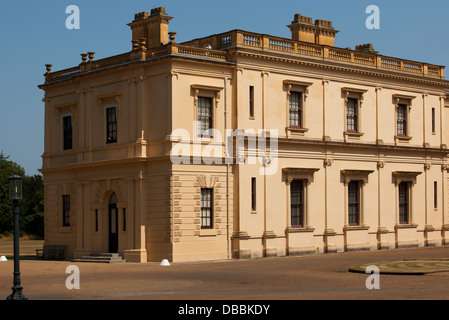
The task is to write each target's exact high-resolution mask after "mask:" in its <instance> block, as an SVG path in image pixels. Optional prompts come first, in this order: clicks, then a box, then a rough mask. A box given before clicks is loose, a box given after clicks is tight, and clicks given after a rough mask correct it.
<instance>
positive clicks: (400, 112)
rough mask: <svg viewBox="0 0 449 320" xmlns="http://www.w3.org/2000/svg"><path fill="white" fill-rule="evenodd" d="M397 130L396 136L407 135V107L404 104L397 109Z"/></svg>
mask: <svg viewBox="0 0 449 320" xmlns="http://www.w3.org/2000/svg"><path fill="white" fill-rule="evenodd" d="M397 130H398V132H397V134H398V136H406V135H407V106H406V105H405V104H400V105H398V108H397Z"/></svg>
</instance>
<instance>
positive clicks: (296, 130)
mask: <svg viewBox="0 0 449 320" xmlns="http://www.w3.org/2000/svg"><path fill="white" fill-rule="evenodd" d="M308 131H309V129H307V128H300V127H286V128H285V133H286V134H287V137H290V135H293V136H304V135H305V134H306V133H307V132H308Z"/></svg>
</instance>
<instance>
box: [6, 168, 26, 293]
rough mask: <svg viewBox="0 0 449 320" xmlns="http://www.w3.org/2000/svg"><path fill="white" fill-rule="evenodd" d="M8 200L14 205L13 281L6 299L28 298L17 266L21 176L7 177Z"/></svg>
mask: <svg viewBox="0 0 449 320" xmlns="http://www.w3.org/2000/svg"><path fill="white" fill-rule="evenodd" d="M8 179H9V200H12V201H13V205H14V281H13V286H12V288H11V289H12V294H11V295H10V296H8V297H7V298H6V299H7V300H28V298H27V297H25V296H24V295H23V294H22V289H23V288H22V286H21V282H20V266H19V200H22V177H20V176H17V175H15V176H12V177H9V178H8Z"/></svg>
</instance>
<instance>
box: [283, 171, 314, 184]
mask: <svg viewBox="0 0 449 320" xmlns="http://www.w3.org/2000/svg"><path fill="white" fill-rule="evenodd" d="M318 171H320V169H309V168H283V169H282V172H284V174H285V175H286V183H287V184H290V183H291V182H292V181H293V180H306V181H307V184H311V183H312V182H313V179H314V174H315V172H318Z"/></svg>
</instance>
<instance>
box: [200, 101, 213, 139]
mask: <svg viewBox="0 0 449 320" xmlns="http://www.w3.org/2000/svg"><path fill="white" fill-rule="evenodd" d="M197 120H198V135H200V136H201V135H203V136H210V134H207V133H204V131H206V130H209V129H212V98H204V97H198V119H197Z"/></svg>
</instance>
